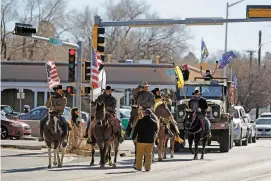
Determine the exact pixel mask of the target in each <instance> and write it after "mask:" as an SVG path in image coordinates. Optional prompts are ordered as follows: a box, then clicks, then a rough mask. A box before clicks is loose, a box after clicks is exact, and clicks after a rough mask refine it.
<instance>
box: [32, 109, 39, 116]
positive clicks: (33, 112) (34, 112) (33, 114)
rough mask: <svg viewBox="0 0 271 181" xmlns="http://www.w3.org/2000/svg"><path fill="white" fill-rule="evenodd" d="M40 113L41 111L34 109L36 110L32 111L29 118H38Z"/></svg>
mask: <svg viewBox="0 0 271 181" xmlns="http://www.w3.org/2000/svg"><path fill="white" fill-rule="evenodd" d="M40 112H41V109H36V110H33V111H32V112H31V113H30V115H31V116H39V115H40Z"/></svg>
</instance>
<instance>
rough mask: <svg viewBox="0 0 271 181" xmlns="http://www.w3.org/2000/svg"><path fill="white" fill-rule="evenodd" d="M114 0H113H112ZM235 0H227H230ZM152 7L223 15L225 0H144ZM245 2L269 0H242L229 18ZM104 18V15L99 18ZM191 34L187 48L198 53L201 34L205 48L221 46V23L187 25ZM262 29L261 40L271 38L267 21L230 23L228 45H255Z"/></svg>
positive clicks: (91, 1) (170, 12) (82, 0)
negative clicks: (214, 24)
mask: <svg viewBox="0 0 271 181" xmlns="http://www.w3.org/2000/svg"><path fill="white" fill-rule="evenodd" d="M115 1H117V0H115ZM236 1H237V0H230V1H229V3H234V2H236ZM104 2H106V0H101V1H97V0H72V1H70V2H69V6H68V7H69V8H74V7H76V8H77V9H81V8H83V7H84V6H85V5H89V6H90V7H93V8H95V7H99V6H102V5H103V4H104ZM146 2H147V3H148V4H150V5H151V6H152V10H153V11H156V12H158V13H159V15H160V16H161V18H174V17H181V18H187V17H224V18H225V16H226V3H227V1H226V0H167V1H165V0H146ZM247 5H271V0H246V1H244V2H241V3H240V4H237V5H235V6H233V7H231V8H230V9H229V18H245V16H246V6H247ZM103 20H105V19H103ZM189 28H190V29H191V32H192V34H193V35H194V38H193V39H192V40H190V41H189V44H190V50H191V51H193V52H194V53H196V55H197V56H199V54H200V41H201V38H202V37H203V39H204V41H205V43H206V45H207V47H208V49H209V52H210V53H211V54H212V53H216V51H218V50H224V37H225V25H220V26H219V25H217V26H190V27H189ZM259 30H262V33H263V36H262V42H263V43H264V42H267V41H270V40H271V22H262V23H230V24H229V31H228V49H235V50H239V51H245V50H247V49H253V50H256V49H257V45H258V31H259ZM262 51H263V52H265V51H270V52H271V43H269V44H266V45H264V46H263V47H262Z"/></svg>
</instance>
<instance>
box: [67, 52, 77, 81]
mask: <svg viewBox="0 0 271 181" xmlns="http://www.w3.org/2000/svg"><path fill="white" fill-rule="evenodd" d="M68 82H75V49H69V73H68Z"/></svg>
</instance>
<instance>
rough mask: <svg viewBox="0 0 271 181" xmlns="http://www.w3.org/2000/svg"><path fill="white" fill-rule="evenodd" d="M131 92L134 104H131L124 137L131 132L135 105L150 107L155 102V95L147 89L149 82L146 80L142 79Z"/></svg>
mask: <svg viewBox="0 0 271 181" xmlns="http://www.w3.org/2000/svg"><path fill="white" fill-rule="evenodd" d="M132 94H133V97H134V100H135V105H133V106H132V111H131V116H130V120H129V123H128V126H127V128H126V133H125V137H126V138H128V137H130V134H131V132H132V127H131V124H132V123H133V121H134V120H135V115H137V108H138V107H137V106H141V107H142V108H143V109H146V108H151V109H152V108H153V106H154V104H155V97H154V95H153V93H151V92H150V91H149V84H148V82H147V81H143V82H142V83H141V84H140V85H138V87H137V88H135V89H134V90H133V91H132Z"/></svg>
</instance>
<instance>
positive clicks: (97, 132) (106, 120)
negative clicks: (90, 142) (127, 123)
mask: <svg viewBox="0 0 271 181" xmlns="http://www.w3.org/2000/svg"><path fill="white" fill-rule="evenodd" d="M92 108H93V109H92V111H93V112H92V113H93V114H92V115H95V118H94V120H93V123H92V124H91V131H92V133H93V136H94V137H95V139H96V142H97V145H98V147H99V149H100V158H101V160H100V165H101V167H104V166H105V164H106V162H107V161H109V165H110V166H111V165H112V162H111V149H112V147H114V148H115V158H114V164H113V166H114V167H116V162H117V155H118V147H119V142H118V138H117V136H116V135H115V131H114V123H113V120H112V116H111V114H110V113H108V112H107V111H106V107H105V105H104V104H99V103H93V104H92ZM94 154H95V149H94V147H93V148H92V159H91V163H90V165H94ZM107 159H109V160H107Z"/></svg>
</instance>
